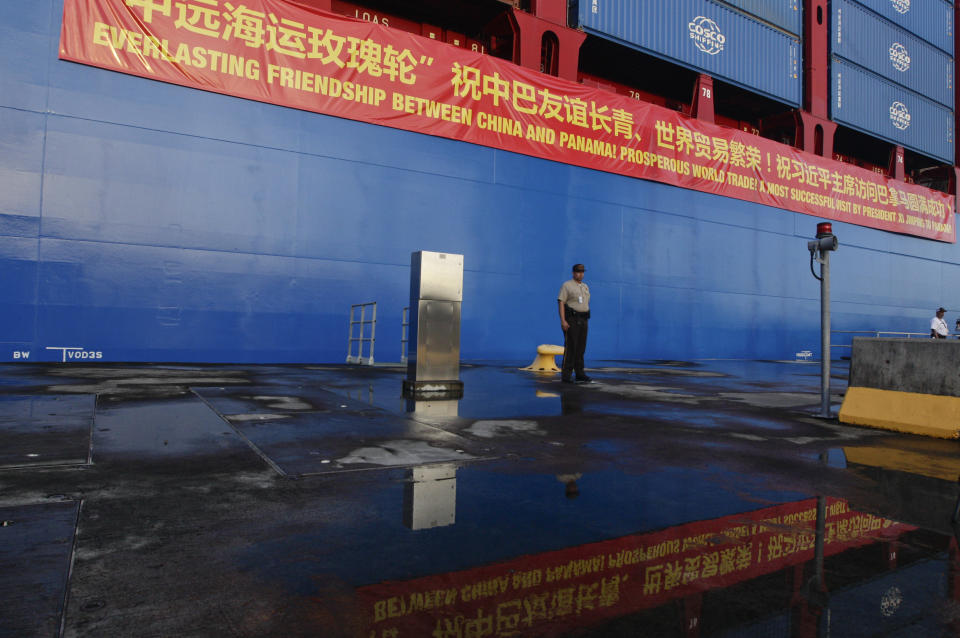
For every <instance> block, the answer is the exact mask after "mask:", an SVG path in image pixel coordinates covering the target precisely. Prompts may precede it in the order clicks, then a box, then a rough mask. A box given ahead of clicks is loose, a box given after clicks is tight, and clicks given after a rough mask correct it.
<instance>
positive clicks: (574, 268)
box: [573, 264, 587, 272]
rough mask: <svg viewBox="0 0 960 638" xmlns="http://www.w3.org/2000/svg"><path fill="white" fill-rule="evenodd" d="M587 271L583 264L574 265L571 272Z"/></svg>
mask: <svg viewBox="0 0 960 638" xmlns="http://www.w3.org/2000/svg"><path fill="white" fill-rule="evenodd" d="M586 271H587V269H586V268H584V267H583V264H574V265H573V272H586Z"/></svg>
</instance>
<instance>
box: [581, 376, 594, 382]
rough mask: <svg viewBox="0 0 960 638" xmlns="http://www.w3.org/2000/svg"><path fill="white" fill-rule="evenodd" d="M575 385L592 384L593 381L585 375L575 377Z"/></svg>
mask: <svg viewBox="0 0 960 638" xmlns="http://www.w3.org/2000/svg"><path fill="white" fill-rule="evenodd" d="M577 383H593V379H591V378H590V377H588V376H587V375H583V376H582V377H577Z"/></svg>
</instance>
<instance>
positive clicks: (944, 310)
mask: <svg viewBox="0 0 960 638" xmlns="http://www.w3.org/2000/svg"><path fill="white" fill-rule="evenodd" d="M574 270H576V268H574ZM946 311H947V309H946V308H937V312H946Z"/></svg>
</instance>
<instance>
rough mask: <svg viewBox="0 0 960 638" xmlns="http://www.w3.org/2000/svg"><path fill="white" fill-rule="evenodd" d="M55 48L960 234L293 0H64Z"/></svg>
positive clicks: (684, 131)
mask: <svg viewBox="0 0 960 638" xmlns="http://www.w3.org/2000/svg"><path fill="white" fill-rule="evenodd" d="M60 57H61V58H63V59H65V60H71V61H74V62H81V63H84V64H90V65H93V66H98V67H102V68H106V69H111V70H114V71H120V72H123V73H129V74H132V75H139V76H142V77H147V78H151V79H154V80H160V81H163V82H170V83H173V84H180V85H183V86H188V87H191V88H196V89H201V90H205V91H214V92H217V93H224V94H226V95H232V96H236V97H241V98H246V99H251V100H259V101H262V102H269V103H272V104H279V105H282V106H287V107H291V108H297V109H303V110H307V111H314V112H317V113H324V114H327V115H335V116H337V117H345V118H349V119H352V120H359V121H362V122H370V123H373V124H379V125H381V126H390V127H393V128H399V129H404V130H408V131H416V132H419V133H426V134H428V135H437V136H441V137H446V138H450V139H455V140H463V141H465V142H470V143H473V144H481V145H484V146H489V147H493V148H500V149H505V150H508V151H513V152H517V153H524V154H526V155H531V156H534V157H540V158H543V159H548V160H553V161H557V162H564V163H567V164H573V165H577V166H585V167H588V168H593V169H597V170H601V171H608V172H611V173H619V174H621V175H629V176H631V177H638V178H642V179H649V180H655V181H658V182H663V183H666V184H672V185H675V186H680V187H682V188H690V189H694V190H698V191H703V192H707V193H715V194H718V195H723V196H726V197H734V198H737V199H741V200H746V201H751V202H758V203H761V204H766V205H769V206H775V207H777V208H785V209H787V210H792V211H797V212H800V213H805V214H807V215H816V216H818V217H825V218H827V219H835V220H838V221H844V222H849V223H852V224H859V225H861V226H869V227H872V228H881V229H884V230H890V231H895V232H900V233H909V234H912V235H919V236H921V237H928V238H932V239H938V240H941V241H949V242H952V241H955V236H956V235H955V233H956V229H955V227H954V203H955V200H954V197H953V196H951V195H947V194H946V193H942V192H939V191H934V190H930V189H928V188H923V187H921V186H915V185H911V184H907V183H905V182H901V181H897V180H893V179H888V178H886V177H884V176H882V175H877V174H876V173H873V172H871V171H868V170H866V169H862V168H858V167H854V166H850V165H849V164H843V163H840V162H835V161H832V160H829V159H825V158H823V157H819V156H816V155H812V154H809V153H803V152H801V151H798V150H797V149H795V148H792V147H790V146H787V145H785V144H779V143H776V142H773V141H771V140H768V139H765V138H762V137H759V136H755V135H749V134H747V133H744V132H742V131H737V130H733V129H729V128H726V127H721V126H715V125H713V124H708V123H706V122H703V121H700V120H696V119H693V118H688V117H685V116H683V115H680V114H679V113H677V112H675V111H671V110H669V109H665V108H662V107H658V106H655V105H653V104H648V103H644V102H638V101H636V100H631V99H628V98H627V97H624V96H620V95H615V94H612V93H609V92H607V91H601V90H598V89H592V88H590V87H588V86H586V85H583V84H578V83H574V82H568V81H565V80H561V79H559V78H554V77H552V76H549V75H546V74H543V73H539V72H536V71H533V70H530V69H526V68H523V67H519V66H516V65H514V64H511V63H509V62H506V61H504V60H501V59H499V58H495V57H492V56H488V55H481V54H478V53H471V52H469V51H465V50H463V49H458V48H456V47H453V46H450V45H447V44H443V43H438V42H435V41H432V40H429V39H427V38H422V37H418V36H414V35H411V34H409V33H404V32H402V31H399V30H396V29H391V28H387V27H383V26H381V25H377V24H371V23H368V22H361V21H357V20H352V19H349V18H344V17H342V16H336V15H333V14H330V13H325V12H321V11H316V10H311V9H309V8H307V7H304V6H301V5H298V4H295V3H293V2H287V1H285V0H245V2H243V3H240V2H228V1H225V0H202V1H200V0H193V1H188V0H65V2H64V10H63V29H62V31H61V36H60Z"/></svg>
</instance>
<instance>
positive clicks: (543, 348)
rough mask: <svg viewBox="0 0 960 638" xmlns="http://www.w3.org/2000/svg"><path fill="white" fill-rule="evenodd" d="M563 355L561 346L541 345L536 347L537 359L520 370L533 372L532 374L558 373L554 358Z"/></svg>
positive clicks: (558, 369)
mask: <svg viewBox="0 0 960 638" xmlns="http://www.w3.org/2000/svg"><path fill="white" fill-rule="evenodd" d="M562 354H563V346H552V345H550V344H548V343H542V344H540V345H539V346H537V358H536V359H534V360H533V363H531V364H530V365H528V366H527V367H526V368H520V369H521V370H533V371H534V372H560V368H558V367H557V362H556V359H554V357H556V356H557V355H562Z"/></svg>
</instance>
